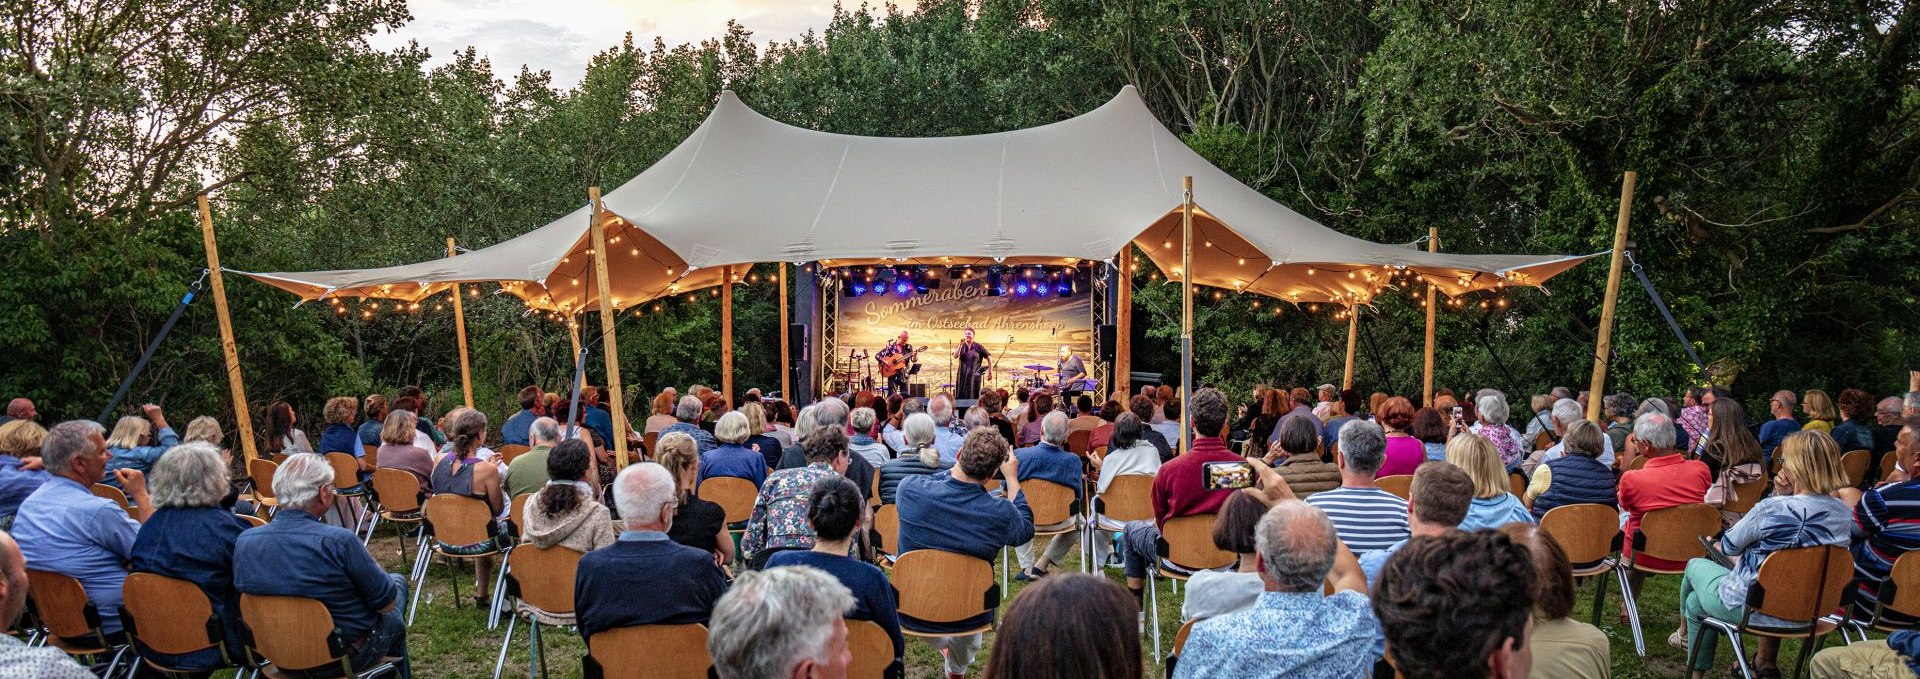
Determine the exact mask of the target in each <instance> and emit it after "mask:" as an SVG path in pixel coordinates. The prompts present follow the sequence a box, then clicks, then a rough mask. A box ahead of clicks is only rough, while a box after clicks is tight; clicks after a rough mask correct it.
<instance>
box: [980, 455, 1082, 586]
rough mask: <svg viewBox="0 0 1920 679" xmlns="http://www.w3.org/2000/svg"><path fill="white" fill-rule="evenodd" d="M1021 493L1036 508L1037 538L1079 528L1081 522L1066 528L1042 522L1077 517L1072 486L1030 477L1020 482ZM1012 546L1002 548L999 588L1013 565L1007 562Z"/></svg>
mask: <svg viewBox="0 0 1920 679" xmlns="http://www.w3.org/2000/svg"><path fill="white" fill-rule="evenodd" d="M1020 494H1021V495H1024V496H1026V498H1027V506H1028V507H1030V508H1032V509H1033V526H1034V531H1033V537H1034V538H1035V539H1039V538H1042V537H1052V538H1054V539H1059V536H1061V535H1066V534H1068V533H1072V532H1075V531H1078V530H1080V526H1079V524H1078V523H1074V524H1072V525H1069V526H1067V527H1065V528H1056V529H1052V530H1041V529H1040V527H1041V526H1052V525H1054V524H1060V523H1066V522H1068V521H1070V520H1072V519H1073V518H1074V513H1073V499H1074V497H1073V495H1074V493H1073V489H1072V488H1070V487H1067V486H1063V485H1060V484H1058V483H1054V482H1052V481H1048V480H1045V479H1027V480H1025V481H1021V482H1020ZM1009 549H1012V548H1011V547H1002V548H1000V557H1001V558H1000V589H1002V590H1005V589H1006V588H1007V571H1008V568H1009V566H1010V564H1009V563H1008V562H1009V561H1010V559H1008V558H1007V554H1006V552H1007V550H1009ZM1080 565H1081V566H1082V567H1083V568H1084V567H1085V566H1086V562H1085V561H1082V562H1081V564H1080Z"/></svg>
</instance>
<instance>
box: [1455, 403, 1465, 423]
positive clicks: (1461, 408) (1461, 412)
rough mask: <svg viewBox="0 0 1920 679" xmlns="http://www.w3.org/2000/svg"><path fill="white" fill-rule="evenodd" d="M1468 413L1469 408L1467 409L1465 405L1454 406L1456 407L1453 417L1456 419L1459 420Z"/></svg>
mask: <svg viewBox="0 0 1920 679" xmlns="http://www.w3.org/2000/svg"><path fill="white" fill-rule="evenodd" d="M1466 414H1467V409H1466V408H1465V407H1464V406H1454V407H1453V419H1456V420H1457V419H1460V418H1461V417H1463V416H1465V415H1466Z"/></svg>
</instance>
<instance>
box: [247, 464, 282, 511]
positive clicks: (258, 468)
mask: <svg viewBox="0 0 1920 679" xmlns="http://www.w3.org/2000/svg"><path fill="white" fill-rule="evenodd" d="M279 471H280V463H278V462H274V461H272V460H263V459H260V458H257V457H256V458H254V459H251V460H247V479H248V481H250V482H251V483H253V503H254V505H255V507H256V509H254V512H253V513H255V514H260V513H263V512H264V513H266V514H267V515H269V516H271V515H272V514H273V512H274V511H275V510H278V509H279V508H280V501H279V500H276V499H274V497H273V475H274V474H275V473H277V472H279Z"/></svg>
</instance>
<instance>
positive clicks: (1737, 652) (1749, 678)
mask: <svg viewBox="0 0 1920 679" xmlns="http://www.w3.org/2000/svg"><path fill="white" fill-rule="evenodd" d="M1722 631H1724V632H1726V634H1727V641H1729V642H1732V643H1733V661H1734V662H1736V663H1739V664H1740V676H1742V677H1746V679H1753V665H1752V664H1750V663H1748V662H1747V647H1746V646H1745V645H1744V644H1742V643H1740V634H1739V633H1737V632H1734V631H1733V630H1730V629H1722Z"/></svg>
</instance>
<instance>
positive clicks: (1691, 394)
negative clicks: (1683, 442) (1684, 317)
mask: <svg viewBox="0 0 1920 679" xmlns="http://www.w3.org/2000/svg"><path fill="white" fill-rule="evenodd" d="M1706 396H1707V389H1706V388H1705V387H1688V388H1687V394H1686V396H1685V397H1684V398H1683V403H1681V405H1682V406H1683V407H1681V408H1680V414H1679V415H1678V416H1677V417H1675V418H1674V419H1676V420H1677V421H1678V423H1679V425H1680V428H1681V429H1684V430H1686V432H1687V440H1688V441H1698V440H1700V437H1703V436H1706V435H1707V404H1706V403H1705V402H1703V401H1702V400H1701V399H1704V398H1706Z"/></svg>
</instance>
